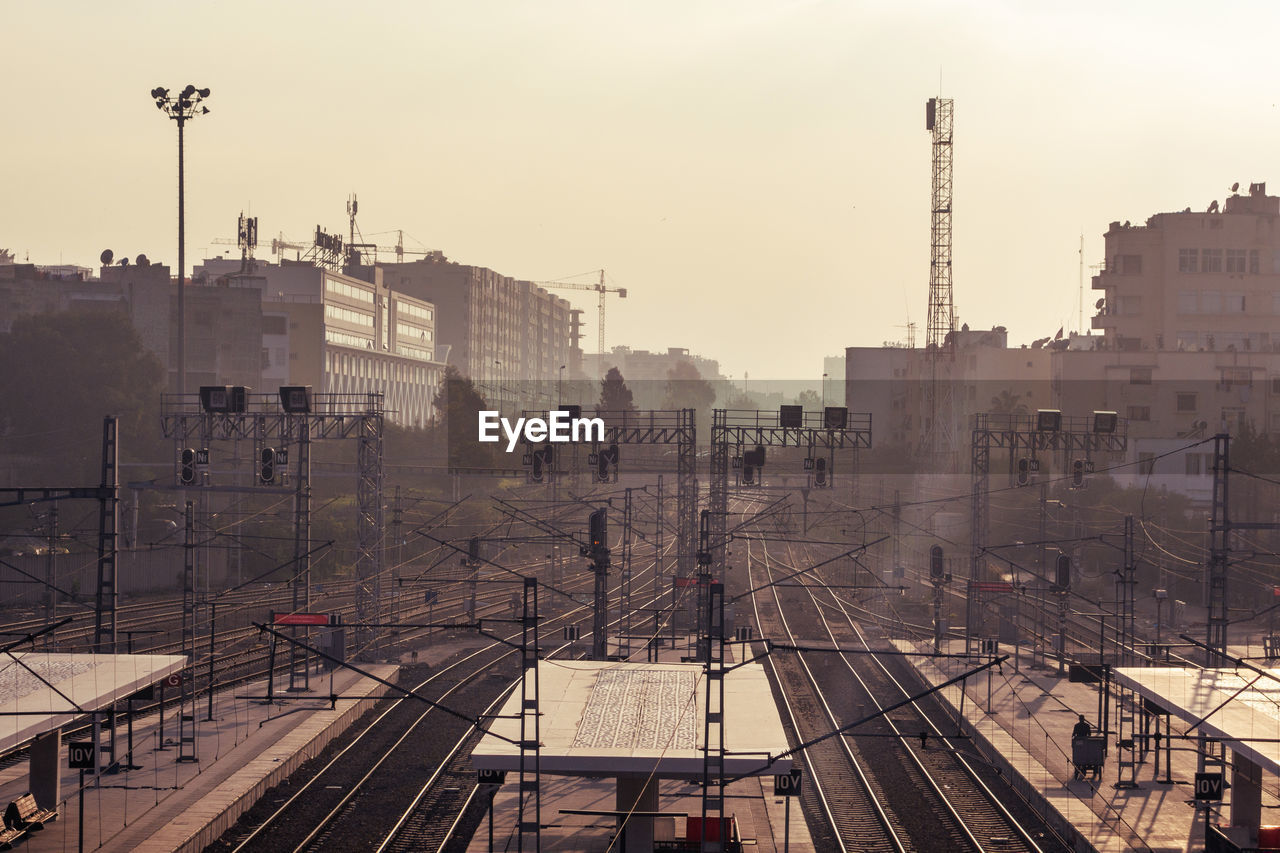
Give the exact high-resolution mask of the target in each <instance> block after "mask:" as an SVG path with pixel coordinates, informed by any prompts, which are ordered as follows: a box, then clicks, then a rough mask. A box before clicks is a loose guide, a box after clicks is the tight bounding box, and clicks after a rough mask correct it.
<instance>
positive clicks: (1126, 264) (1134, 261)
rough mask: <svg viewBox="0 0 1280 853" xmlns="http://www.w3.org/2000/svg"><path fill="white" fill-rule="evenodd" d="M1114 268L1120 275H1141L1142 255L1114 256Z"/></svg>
mask: <svg viewBox="0 0 1280 853" xmlns="http://www.w3.org/2000/svg"><path fill="white" fill-rule="evenodd" d="M1115 267H1116V272H1117V273H1119V274H1120V275H1142V255H1116V260H1115Z"/></svg>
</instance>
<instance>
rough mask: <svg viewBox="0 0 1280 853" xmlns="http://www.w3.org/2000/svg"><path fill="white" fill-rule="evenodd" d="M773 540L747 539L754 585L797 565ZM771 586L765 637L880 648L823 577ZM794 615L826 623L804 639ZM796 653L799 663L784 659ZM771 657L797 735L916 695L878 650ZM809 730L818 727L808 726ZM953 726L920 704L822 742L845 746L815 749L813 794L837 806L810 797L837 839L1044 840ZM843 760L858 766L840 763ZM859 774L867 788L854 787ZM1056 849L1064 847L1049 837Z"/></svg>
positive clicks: (866, 845)
mask: <svg viewBox="0 0 1280 853" xmlns="http://www.w3.org/2000/svg"><path fill="white" fill-rule="evenodd" d="M769 548H770V546H769V545H768V543H767V542H766V541H764V540H763V539H760V540H753V541H752V542H750V543H749V544H748V559H747V563H748V582H749V583H750V585H751V587H752V588H754V587H756V586H758V585H760V584H762V583H764V582H767V581H772V580H773V579H774V575H773V569H774V566H775V565H778V566H779V567H780V568H785V569H786V570H787V573H788V574H790V572H792V571H795V569H796V568H798V567H797V566H796V562H797V561H796V560H795V559H794V557H793V556H792V555H791V554H790V553H788V559H787V560H785V561H782V562H781V563H776V564H775V563H774V562H773V560H772V558H771V555H770V553H769ZM787 548H788V551H790V550H791V546H790V545H788V546H787ZM757 567H758V569H759V571H758V572H757ZM815 586H817V587H818V588H816V589H815V588H814V587H815ZM768 589H769V590H770V591H771V595H770V596H769V597H768V598H766V597H765V595H763V591H762V592H761V593H757V594H755V595H754V596H753V598H754V601H755V610H756V614H757V620H761V619H762V620H763V621H760V622H759V623H758V624H759V627H760V630H761V632H762V634H763V635H766V636H788V637H791V638H792V641H793V642H794V643H795V644H797V645H803V644H804V643H805V642H806V640H807V641H808V642H809V643H815V642H823V643H825V644H827V645H834V646H836V647H839V648H849V649H855V648H856V649H862V650H867V651H869V650H870V644H869V643H868V642H867V638H866V637H865V636H864V635H863V634H862V633H861V632H860V629H859V628H858V626H857V625H856V623H855V622H854V620H853V619H852V617H851V615H850V614H848V613H847V612H846V611H844V610H842V609H840V607H839V604H840V599H839V598H838V597H837V596H836V595H835V594H833V593H832V592H831V591H829V590H826V589H824V588H822V587H821V585H820V582H819V580H818V579H816V578H813V577H805V576H804V575H799V576H797V578H796V580H795V581H793V582H789V584H788V586H787V587H785V588H780V587H779V586H771V587H769V588H768ZM770 599H771V600H770ZM787 614H793V618H795V617H798V618H800V619H801V621H802V622H803V624H804V625H805V626H808V627H810V628H811V629H817V631H818V632H819V633H817V634H812V633H811V634H809V635H808V636H802V637H798V638H797V637H795V636H794V635H795V634H796V633H799V632H798V631H793V630H792V628H791V626H790V624H789V623H788V621H787ZM788 658H792V659H793V660H792V662H789V663H788V662H786V661H787V659H788ZM775 659H776V661H775ZM770 660H771V661H775V663H774V667H775V668H774V671H775V673H777V675H778V677H779V686H780V688H781V689H780V692H781V693H782V694H783V696H784V697H785V698H787V708H788V711H789V713H790V714H791V716H792V718H793V724H794V725H795V727H796V734H797V736H798V737H800V738H801V739H803V740H808V739H810V738H812V737H816V736H819V735H820V734H822V733H823V732H824V730H825V731H828V732H829V731H831V730H833V729H835V728H838V727H840V726H842V725H848V724H849V723H850V722H852V721H854V720H857V719H860V718H863V717H867V716H870V715H871V714H873V713H876V712H877V711H878V710H880V708H881V707H882V704H881V703H884V704H888V703H889V702H890V701H891V699H898V698H905V697H906V696H908V695H909V694H908V693H907V692H906V689H905V688H904V687H903V686H902V685H901V683H900V682H898V681H897V680H895V679H894V677H893V676H892V675H890V673H889V670H888V669H887V668H885V667H884V665H883V664H882V663H880V662H879V661H878V660H877V659H876V658H874V657H873V656H870V655H857V656H854V655H840V654H836V653H831V652H822V653H805V652H801V653H796V654H786V655H783V654H781V653H775V654H773V655H770ZM935 713H936V711H935ZM806 717H807V719H806ZM806 730H808V731H810V732H812V734H809V735H806V734H805V731H806ZM921 731H925V732H926V733H927V736H931V737H932V738H933V746H932V747H931V748H925V749H920V748H918V747H914V746H913V744H914V743H915V742H917V741H918V739H919V733H920V732H921ZM943 735H944V730H943V728H942V727H941V726H939V725H938V724H937V723H934V722H932V721H931V720H929V719H928V716H927V715H926V714H925V712H924V711H923V710H921V709H920V707H919V705H916V706H911V705H908V706H904V707H903V708H900V709H898V710H896V711H894V712H893V713H892V714H891V715H889V716H888V717H880V718H877V719H875V720H872V721H869V722H867V723H866V724H864V725H861V726H859V727H858V729H857V734H856V735H852V734H851V735H850V736H841V737H838V738H831V739H829V740H828V741H825V742H824V743H830V742H831V741H837V742H839V743H840V746H841V747H842V749H841V750H836V749H824V750H822V751H821V752H820V751H819V750H818V747H819V746H821V744H819V745H815V746H814V747H811V748H809V749H807V750H806V751H805V758H806V763H807V764H808V765H809V766H810V770H811V773H812V775H813V777H814V780H815V784H814V785H813V786H812V787H814V788H817V789H820V792H815V793H820V795H819V796H816V797H815V798H814V799H815V800H818V801H823V800H825V801H827V802H830V801H833V800H834V801H836V802H837V803H839V805H838V806H837V807H836V808H834V809H833V808H831V807H830V806H829V805H827V804H826V803H824V802H815V803H813V804H812V805H817V806H820V807H821V810H822V811H823V812H824V813H825V814H826V819H827V821H829V822H830V824H831V830H830V832H831V833H832V834H833V835H834V838H833V839H831V842H830V843H831V844H832V846H831V849H845V850H862V849H877V850H879V849H885V850H935V849H947V850H971V851H988V850H1025V851H1029V853H1037V851H1040V850H1042V849H1044V848H1043V847H1042V846H1041V843H1040V842H1038V841H1037V840H1036V839H1034V838H1032V837H1031V836H1030V834H1029V833H1027V832H1025V831H1024V830H1023V829H1022V828H1021V825H1020V823H1019V819H1018V818H1015V817H1014V816H1013V815H1011V814H1009V813H1008V811H1007V810H1005V809H1004V808H1003V807H1002V806H1001V805H1000V800H1001V798H1002V797H1004V796H1008V795H1009V794H1008V792H1002V794H1001V795H1000V796H997V795H996V794H993V793H992V792H991V791H990V790H989V789H988V788H987V787H986V786H985V784H984V783H983V782H982V781H981V780H980V779H979V777H978V775H977V774H976V773H975V772H974V771H973V768H972V767H969V766H966V765H964V764H963V763H961V762H962V761H963V759H958V756H957V754H956V751H955V750H954V749H953V748H948V747H946V746H944V745H943V744H944V743H945V742H944V741H943V740H942V737H943ZM841 752H843V753H844V755H843V756H841V755H840V753H841ZM839 760H843V761H844V762H845V763H846V764H848V766H850V767H853V768H855V769H854V771H853V772H845V773H841V772H840V771H839V769H838V761H839ZM854 780H857V782H858V783H859V784H858V785H857V788H858V789H859V790H850V789H851V787H853V785H852V783H853V782H854ZM873 828H874V829H875V830H876V831H875V833H874V834H872V833H871V830H872V829H873ZM812 831H813V829H812V827H811V832H812ZM814 836H815V843H816V844H817V845H818V847H819V849H826V846H827V844H828V842H827V841H826V840H825V839H822V838H821V837H820V836H821V833H820V832H816V833H814ZM939 845H942V846H941V847H940V846H939ZM1049 849H1054V850H1057V849H1062V848H1061V847H1059V846H1057V844H1056V841H1051V842H1050V843H1049Z"/></svg>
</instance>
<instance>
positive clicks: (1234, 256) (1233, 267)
mask: <svg viewBox="0 0 1280 853" xmlns="http://www.w3.org/2000/svg"><path fill="white" fill-rule="evenodd" d="M1244 259H1245V253H1244V249H1227V272H1238V273H1243V272H1244Z"/></svg>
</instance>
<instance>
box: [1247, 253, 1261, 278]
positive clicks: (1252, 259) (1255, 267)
mask: <svg viewBox="0 0 1280 853" xmlns="http://www.w3.org/2000/svg"><path fill="white" fill-rule="evenodd" d="M1258 271H1259V264H1258V250H1257V249H1250V250H1249V274H1250V275H1257V274H1258Z"/></svg>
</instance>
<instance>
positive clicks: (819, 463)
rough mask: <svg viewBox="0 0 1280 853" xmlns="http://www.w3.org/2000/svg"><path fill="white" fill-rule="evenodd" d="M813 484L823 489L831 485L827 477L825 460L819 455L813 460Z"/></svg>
mask: <svg viewBox="0 0 1280 853" xmlns="http://www.w3.org/2000/svg"><path fill="white" fill-rule="evenodd" d="M813 485H814V486H816V487H817V488H819V489H825V488H827V486H829V485H831V481H830V480H829V479H828V478H827V460H826V459H824V458H823V457H821V456H819V457H818V458H817V459H815V460H813Z"/></svg>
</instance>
